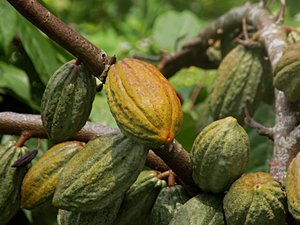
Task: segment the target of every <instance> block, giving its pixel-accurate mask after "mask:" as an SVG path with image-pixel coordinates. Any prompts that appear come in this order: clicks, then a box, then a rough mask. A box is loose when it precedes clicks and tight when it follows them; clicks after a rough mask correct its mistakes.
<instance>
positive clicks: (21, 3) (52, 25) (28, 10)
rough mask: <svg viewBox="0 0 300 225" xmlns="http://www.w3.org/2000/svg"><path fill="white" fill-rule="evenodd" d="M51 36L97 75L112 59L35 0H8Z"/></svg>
mask: <svg viewBox="0 0 300 225" xmlns="http://www.w3.org/2000/svg"><path fill="white" fill-rule="evenodd" d="M7 1H8V2H9V3H10V4H11V5H12V6H13V7H14V8H15V9H16V10H18V11H19V12H20V13H21V14H22V15H23V16H24V17H25V18H26V19H28V20H29V21H30V22H31V23H32V24H33V25H35V26H36V27H38V28H39V29H40V30H41V31H42V32H44V33H45V34H46V35H47V36H48V37H49V38H51V39H52V40H53V41H55V42H56V43H58V44H59V45H61V46H62V47H63V48H65V49H66V50H68V51H69V52H70V53H71V54H73V55H74V56H75V57H77V58H79V59H80V60H81V61H82V62H83V63H84V64H85V65H86V66H87V67H88V69H89V70H90V71H91V72H92V73H93V74H94V75H95V76H97V77H99V76H100V75H101V73H102V71H103V70H104V69H105V65H106V64H108V62H109V61H110V57H108V56H107V54H106V53H105V52H104V51H103V50H101V49H99V48H97V47H96V46H95V45H93V44H92V43H91V42H89V41H88V40H87V39H85V38H84V37H83V36H82V35H80V34H79V33H78V32H76V31H74V30H73V29H71V28H70V27H69V26H67V25H66V24H65V23H64V22H63V21H61V20H60V19H59V18H57V17H56V16H54V15H53V14H52V13H51V12H49V11H48V10H47V9H45V8H44V7H43V6H42V5H41V4H39V3H38V2H37V1H35V0H7Z"/></svg>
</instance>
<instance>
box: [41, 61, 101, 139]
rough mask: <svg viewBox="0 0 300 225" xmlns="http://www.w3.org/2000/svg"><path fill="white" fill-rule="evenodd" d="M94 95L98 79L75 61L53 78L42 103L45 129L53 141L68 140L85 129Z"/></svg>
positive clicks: (56, 73)
mask: <svg viewBox="0 0 300 225" xmlns="http://www.w3.org/2000/svg"><path fill="white" fill-rule="evenodd" d="M95 94H96V80H95V77H94V76H93V75H92V74H90V73H89V72H88V70H87V69H86V68H85V67H84V66H83V65H82V64H80V65H77V64H76V62H75V61H74V60H73V61H70V62H68V63H66V64H64V65H63V66H61V67H60V68H59V69H58V70H57V71H56V72H55V73H54V74H53V75H52V77H51V78H50V80H49V81H48V83H47V86H46V89H45V91H44V94H43V97H42V102H41V116H42V121H43V126H44V128H45V130H46V132H47V134H48V136H49V138H50V140H52V141H53V142H60V141H64V140H67V139H68V138H70V137H71V136H72V135H73V134H75V133H77V132H78V131H79V130H80V129H81V128H82V127H83V126H84V124H85V123H86V121H87V120H88V117H89V115H90V112H91V109H92V104H93V101H94V98H95Z"/></svg>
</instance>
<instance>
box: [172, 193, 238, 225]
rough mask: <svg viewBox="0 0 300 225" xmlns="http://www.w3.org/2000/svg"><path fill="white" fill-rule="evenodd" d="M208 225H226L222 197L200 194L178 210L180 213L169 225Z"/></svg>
mask: <svg viewBox="0 0 300 225" xmlns="http://www.w3.org/2000/svg"><path fill="white" fill-rule="evenodd" d="M208 224H212V225H225V222H224V215H223V209H222V196H218V195H211V194H199V195H197V196H195V197H193V198H191V199H190V200H188V201H187V202H186V203H185V204H183V206H181V207H180V208H179V209H178V212H177V213H176V214H175V215H174V217H173V219H172V220H171V222H170V223H169V225H208ZM229 225H231V224H229ZM240 225H241V224H240Z"/></svg>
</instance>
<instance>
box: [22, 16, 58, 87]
mask: <svg viewBox="0 0 300 225" xmlns="http://www.w3.org/2000/svg"><path fill="white" fill-rule="evenodd" d="M18 25H19V26H18V28H19V35H20V37H21V40H22V44H23V46H24V49H25V51H26V53H27V54H28V56H29V58H30V59H31V61H32V63H33V65H34V67H35V69H36V71H37V72H38V73H39V76H40V78H41V80H42V82H43V83H44V84H46V83H47V82H48V80H49V78H50V76H51V75H52V74H53V73H54V72H55V71H56V70H57V69H58V68H59V67H60V66H61V65H60V63H59V62H58V60H57V57H56V56H57V52H56V50H55V49H54V47H53V46H52V45H51V43H50V40H49V39H47V38H46V37H45V36H44V35H43V34H42V33H41V32H40V31H39V30H38V29H37V28H36V27H34V26H33V25H32V24H30V23H29V22H27V21H25V19H23V18H20V19H19V20H18Z"/></svg>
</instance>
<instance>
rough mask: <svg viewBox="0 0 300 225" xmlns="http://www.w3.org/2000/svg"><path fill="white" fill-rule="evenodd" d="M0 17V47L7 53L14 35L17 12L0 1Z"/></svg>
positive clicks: (5, 2) (6, 3)
mask: <svg viewBox="0 0 300 225" xmlns="http://www.w3.org/2000/svg"><path fill="white" fill-rule="evenodd" d="M0 15H1V19H0V46H2V48H3V49H4V51H5V52H6V53H8V50H9V46H10V44H11V42H12V40H13V38H14V36H15V34H16V24H17V12H16V10H15V9H14V8H13V7H12V6H11V5H10V4H9V3H8V2H7V1H0Z"/></svg>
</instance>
